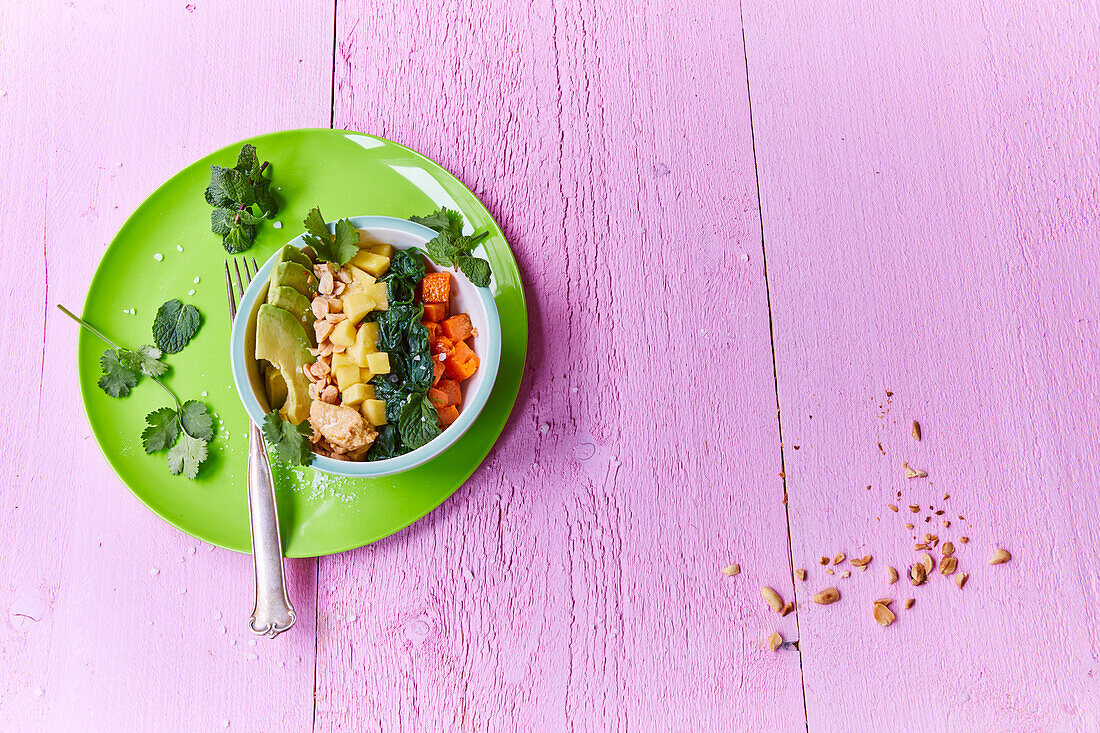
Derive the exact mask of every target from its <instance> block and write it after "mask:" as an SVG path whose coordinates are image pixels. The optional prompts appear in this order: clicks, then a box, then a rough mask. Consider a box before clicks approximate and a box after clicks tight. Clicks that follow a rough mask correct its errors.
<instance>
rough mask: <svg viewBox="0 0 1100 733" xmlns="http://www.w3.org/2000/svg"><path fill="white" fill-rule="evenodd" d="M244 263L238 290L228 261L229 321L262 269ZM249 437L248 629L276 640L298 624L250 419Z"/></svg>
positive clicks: (260, 443)
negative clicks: (252, 592) (251, 601)
mask: <svg viewBox="0 0 1100 733" xmlns="http://www.w3.org/2000/svg"><path fill="white" fill-rule="evenodd" d="M240 259H241V262H242V263H243V264H244V274H245V279H243V280H242V279H241V266H240V263H238V261H237V259H234V260H233V270H234V272H235V273H236V275H237V291H236V292H234V290H233V278H232V277H231V276H230V274H229V260H226V261H225V287H226V292H227V294H228V296H229V322H230V323H231V324H232V322H233V319H234V318H235V317H236V315H237V298H238V297H241V296H243V295H244V288H245V285H246V284H247V283H250V282H252V278H253V277H255V276H256V273H257V272H258V270H259V268H257V267H256V259H255V258H252V269H251V270H250V269H249V267H248V265H249V263H248V260H247V259H245V258H244V257H242V258H240ZM249 423H250V428H251V430H250V431H249V438H248V526H249V528H250V530H251V533H252V567H253V569H254V570H255V571H256V605H255V606H253V608H252V618H251V619H249V621H248V628H250V629H252V633H254V634H259V635H260V636H266V637H268V638H269V639H274V638H275V637H276V636H278V635H279V634H281V633H283V632H284V631H286V630H287V629H289V628H290V627H291V626H293V625H294V620H295V615H294V606H292V605H291V603H290V599H289V598H288V597H287V594H286V578H285V576H284V575H283V544H282V541H281V539H280V537H279V512H278V510H277V509H276V507H275V483H274V481H272V479H271V464H270V463H269V462H268V460H267V450H266V449H265V448H264V438H263V434H262V433H261V432H260V429H259V428H258V427H257V426H256V425H255V424H252V423H251V420H250V421H249Z"/></svg>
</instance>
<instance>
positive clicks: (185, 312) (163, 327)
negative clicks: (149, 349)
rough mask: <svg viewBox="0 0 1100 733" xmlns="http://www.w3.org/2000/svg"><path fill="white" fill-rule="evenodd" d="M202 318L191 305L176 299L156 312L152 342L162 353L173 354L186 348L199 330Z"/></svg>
mask: <svg viewBox="0 0 1100 733" xmlns="http://www.w3.org/2000/svg"><path fill="white" fill-rule="evenodd" d="M201 322H202V316H200V315H199V311H198V309H197V308H196V307H195V306H193V305H184V304H183V303H181V302H180V301H179V300H177V299H176V298H173V299H172V300H169V301H168V302H167V303H165V304H164V305H162V306H161V307H160V309H159V310H157V317H156V318H154V319H153V340H154V341H156V343H157V346H159V347H160V349H161V350H162V351H165V352H167V353H169V354H175V353H178V352H179V351H181V350H183V347H184V346H187V342H188V341H190V340H191V337H192V336H194V335H195V332H196V331H198V330H199V324H200V323H201Z"/></svg>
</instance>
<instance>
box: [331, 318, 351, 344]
mask: <svg viewBox="0 0 1100 733" xmlns="http://www.w3.org/2000/svg"><path fill="white" fill-rule="evenodd" d="M328 340H329V341H331V342H332V343H334V344H336V345H337V346H351V345H352V344H354V343H355V324H354V323H352V322H351V321H349V320H348V319H346V318H345V319H344V320H342V321H340V322H339V323H337V324H336V328H334V329H332V335H330V336H329V337H328Z"/></svg>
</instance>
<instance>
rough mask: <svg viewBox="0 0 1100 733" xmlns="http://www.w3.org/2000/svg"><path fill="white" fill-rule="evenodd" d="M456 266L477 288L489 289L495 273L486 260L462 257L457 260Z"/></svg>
mask: <svg viewBox="0 0 1100 733" xmlns="http://www.w3.org/2000/svg"><path fill="white" fill-rule="evenodd" d="M455 266H456V267H458V269H460V270H462V274H463V275H465V276H466V277H468V278H469V279H470V282H472V283H473V284H474V285H476V286H477V287H479V288H487V287H489V280H490V279H491V278H492V276H493V271H492V269H491V268H490V267H489V263H488V262H486V261H485V260H483V259H481V258H480V257H470V256H468V255H462V256H461V257H456V258H455Z"/></svg>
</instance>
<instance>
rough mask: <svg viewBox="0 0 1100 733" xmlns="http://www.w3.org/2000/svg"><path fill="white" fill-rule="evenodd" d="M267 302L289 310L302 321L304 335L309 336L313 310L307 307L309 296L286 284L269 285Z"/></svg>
mask: <svg viewBox="0 0 1100 733" xmlns="http://www.w3.org/2000/svg"><path fill="white" fill-rule="evenodd" d="M267 302H268V303H270V304H271V305H273V306H275V307H276V308H282V309H283V310H285V311H290V312H291V314H292V315H293V316H294V317H295V318H297V319H298V320H299V321H301V322H302V327H303V328H305V329H306V336H309V332H310V331H312V330H313V329H312V328H310V326H311V324H312V322H313V311H312V310H310V308H309V298H307V297H306V296H304V295H302V294H301V293H299V292H298V291H297V290H295V289H294V288H292V287H290V286H288V285H280V286H278V287H271V286H269V287H268V289H267ZM311 343H312V340H311Z"/></svg>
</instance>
